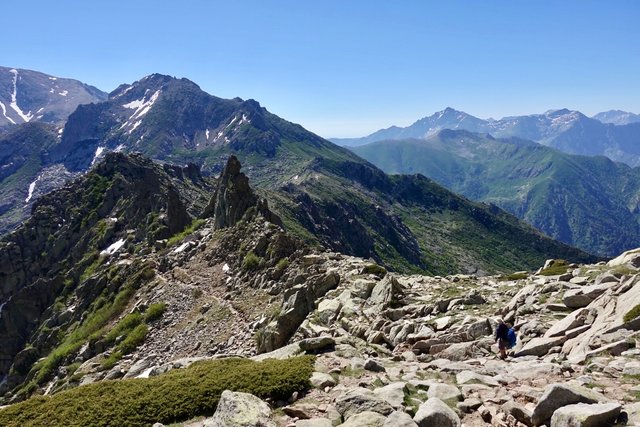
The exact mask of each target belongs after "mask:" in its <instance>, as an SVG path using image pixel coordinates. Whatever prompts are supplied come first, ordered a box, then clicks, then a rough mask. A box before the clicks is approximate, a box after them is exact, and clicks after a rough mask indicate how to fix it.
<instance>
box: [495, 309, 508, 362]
mask: <svg viewBox="0 0 640 427" xmlns="http://www.w3.org/2000/svg"><path fill="white" fill-rule="evenodd" d="M509 329H510V328H509V326H507V324H506V323H504V321H503V320H502V319H498V327H497V328H496V342H497V343H498V350H500V359H502V360H504V359H506V358H507V348H509Z"/></svg>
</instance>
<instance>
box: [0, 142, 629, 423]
mask: <svg viewBox="0 0 640 427" xmlns="http://www.w3.org/2000/svg"><path fill="white" fill-rule="evenodd" d="M69 201H73V203H69ZM0 279H1V282H0V283H1V285H2V287H1V288H0V301H1V303H0V342H1V343H2V346H1V347H0V375H1V377H2V382H1V384H0V391H1V393H2V396H3V397H2V403H3V404H4V405H5V407H3V409H0V425H7V426H29V425H32V426H38V425H65V426H73V425H98V424H99V422H98V421H97V420H104V419H109V420H111V421H110V422H112V423H113V424H107V425H132V426H144V425H155V426H156V427H158V426H160V425H163V424H166V425H169V424H175V423H179V424H177V425H183V426H192V427H195V426H274V427H275V426H282V427H285V426H286V427H305V426H306V427H313V426H338V425H342V426H346V427H348V426H352V427H353V426H463V425H464V426H489V425H492V426H509V427H517V426H542V425H546V426H550V427H560V426H606V425H616V423H618V424H617V425H638V424H639V423H640V405H639V404H637V403H634V402H635V401H636V400H637V398H638V396H639V395H640V394H639V393H640V362H639V358H638V356H639V355H640V350H638V349H637V348H636V345H637V343H638V338H639V337H640V333H639V332H638V331H639V330H640V284H638V283H639V282H640V250H635V251H629V252H625V253H624V254H622V255H620V256H619V257H617V258H615V259H612V260H610V261H609V262H607V263H605V262H600V263H596V264H577V263H572V262H571V260H559V259H552V260H548V261H547V262H546V263H545V264H544V265H542V266H540V268H539V269H538V270H537V271H536V272H535V273H533V272H517V273H513V274H508V275H505V274H502V275H494V276H478V275H473V274H456V275H448V276H432V275H421V274H413V275H403V274H398V273H394V272H391V271H387V269H385V268H384V267H382V266H380V265H378V264H377V263H376V262H374V261H373V260H371V259H365V258H360V257H354V256H349V255H345V254H342V253H339V252H332V251H328V250H326V249H323V248H322V247H321V246H318V245H310V244H309V243H306V242H304V241H303V240H301V239H299V238H298V237H296V236H295V235H294V234H291V233H290V232H288V231H287V230H286V229H285V228H283V222H282V220H281V219H280V218H279V217H278V216H277V215H275V214H274V213H273V212H272V211H271V210H270V208H269V204H268V203H267V201H266V200H265V199H263V198H262V197H260V196H259V195H257V194H256V193H254V191H253V190H252V189H251V187H250V186H249V184H248V179H247V177H246V176H245V175H244V173H243V172H242V171H241V169H240V164H239V162H238V160H237V159H236V158H234V157H231V158H230V159H229V160H228V161H227V163H226V166H225V168H224V170H223V171H222V173H221V175H220V177H219V178H217V179H209V178H203V177H202V176H201V175H200V174H199V171H198V169H197V168H195V167H193V166H188V167H186V168H179V167H174V166H169V165H159V164H156V163H154V162H152V161H150V160H148V159H146V158H144V157H143V156H141V155H130V156H126V155H123V154H118V153H112V154H109V155H108V156H107V157H106V158H105V160H104V161H103V162H102V163H100V164H99V165H97V167H96V168H95V169H94V170H93V171H92V172H90V173H89V174H87V175H86V176H84V177H82V178H81V179H80V180H78V181H75V182H74V184H72V185H69V186H66V187H64V188H63V189H61V190H57V191H55V192H53V193H50V194H49V195H47V196H44V197H42V198H41V199H39V200H38V202H37V203H36V204H35V205H34V214H33V216H32V218H31V219H30V220H29V221H28V222H27V223H26V224H25V225H24V226H22V227H21V228H19V229H18V230H17V231H16V232H14V233H12V234H10V235H9V236H7V237H6V238H5V239H3V240H2V242H1V244H0ZM499 319H502V320H503V321H505V322H510V323H512V324H513V325H514V329H515V331H516V332H517V344H516V345H515V347H514V348H512V349H510V350H509V353H508V356H507V357H506V359H504V360H503V359H501V358H499V357H498V355H499V352H498V349H497V347H496V343H495V333H496V328H497V325H498V321H499ZM76 407H82V408H84V409H83V410H82V411H76V410H71V409H69V408H76ZM154 423H155V424H154ZM625 423H626V424H625Z"/></svg>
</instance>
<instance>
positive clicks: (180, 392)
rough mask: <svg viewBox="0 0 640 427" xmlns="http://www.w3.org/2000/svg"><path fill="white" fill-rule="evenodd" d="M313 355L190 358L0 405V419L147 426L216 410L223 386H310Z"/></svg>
mask: <svg viewBox="0 0 640 427" xmlns="http://www.w3.org/2000/svg"><path fill="white" fill-rule="evenodd" d="M313 365H314V359H313V357H311V356H302V357H296V358H292V359H288V360H273V359H270V360H266V361H263V362H253V361H250V360H246V359H224V360H214V361H207V362H199V363H195V364H193V365H192V366H190V367H189V368H186V369H180V370H174V371H171V372H169V373H167V374H164V375H161V376H158V377H152V378H146V379H131V380H119V381H101V382H99V383H95V384H89V385H86V386H81V387H77V388H75V389H72V390H68V391H63V392H60V393H57V394H54V395H52V396H44V397H42V396H38V397H34V398H31V399H29V400H27V401H25V402H21V403H17V404H15V405H11V406H9V407H7V408H5V409H2V410H0V425H2V426H5V427H18V426H19V427H29V426H43V425H46V426H50V427H57V426H60V427H62V426H64V427H76V426H130V427H138V426H149V425H151V424H153V423H155V422H161V423H164V424H169V423H172V422H177V421H184V420H188V419H191V418H194V417H197V416H201V415H210V414H212V413H213V412H214V411H215V408H216V406H217V404H218V400H219V398H220V395H221V394H222V392H223V391H224V390H233V391H242V392H247V393H252V394H254V395H256V396H259V397H261V398H267V397H271V398H274V399H283V400H286V399H287V398H288V397H289V396H290V395H291V394H292V393H293V392H294V391H302V390H305V389H308V388H309V386H310V385H309V378H310V377H311V373H312V372H313Z"/></svg>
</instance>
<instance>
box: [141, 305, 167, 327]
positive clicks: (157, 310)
mask: <svg viewBox="0 0 640 427" xmlns="http://www.w3.org/2000/svg"><path fill="white" fill-rule="evenodd" d="M165 311H167V304H165V303H164V302H159V303H156V304H151V305H150V306H149V308H147V310H146V311H145V312H144V321H145V322H146V323H151V322H154V321H156V320H158V319H159V318H161V317H162V315H163V314H164V312H165Z"/></svg>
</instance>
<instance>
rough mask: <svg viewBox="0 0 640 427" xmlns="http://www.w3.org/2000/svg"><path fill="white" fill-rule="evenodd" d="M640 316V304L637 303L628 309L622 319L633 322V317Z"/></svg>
mask: <svg viewBox="0 0 640 427" xmlns="http://www.w3.org/2000/svg"><path fill="white" fill-rule="evenodd" d="M638 316H640V304H638V305H636V306H635V307H633V308H632V309H631V310H629V311H627V312H626V313H625V314H624V317H623V318H622V320H624V321H625V323H626V322H631V321H632V320H633V319H635V318H636V317H638Z"/></svg>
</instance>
